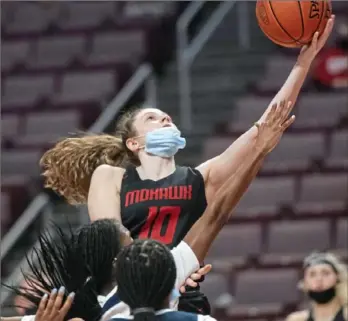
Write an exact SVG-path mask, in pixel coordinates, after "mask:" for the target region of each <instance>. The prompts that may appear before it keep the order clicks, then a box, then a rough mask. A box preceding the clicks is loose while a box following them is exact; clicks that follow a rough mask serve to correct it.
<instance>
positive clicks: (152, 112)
mask: <svg viewBox="0 0 348 321" xmlns="http://www.w3.org/2000/svg"><path fill="white" fill-rule="evenodd" d="M133 126H134V129H135V130H136V132H137V135H138V136H145V135H146V134H147V133H148V132H150V131H152V130H154V129H158V128H162V127H176V126H175V125H174V124H173V122H172V119H171V118H170V117H169V116H168V115H167V114H166V113H164V112H163V111H161V110H159V109H156V108H145V109H143V110H141V111H140V112H139V113H138V114H137V115H136V117H135V120H134V123H133Z"/></svg>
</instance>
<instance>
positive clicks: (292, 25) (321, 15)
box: [256, 0, 331, 48]
mask: <svg viewBox="0 0 348 321" xmlns="http://www.w3.org/2000/svg"><path fill="white" fill-rule="evenodd" d="M330 16H331V2H330V0H316V1H309V0H305V1H297V0H296V1H294V0H289V1H288V0H276V1H271V0H258V1H257V3H256V17H257V21H258V24H259V26H260V28H261V30H262V31H263V33H264V34H265V35H266V36H267V37H268V38H269V39H270V40H272V41H273V42H274V43H276V44H278V45H280V46H283V47H288V48H296V47H302V46H303V45H306V44H308V43H310V42H311V40H312V38H313V35H314V33H315V32H316V31H319V34H321V33H322V32H323V31H324V29H325V26H326V22H327V20H328V19H329V18H330Z"/></svg>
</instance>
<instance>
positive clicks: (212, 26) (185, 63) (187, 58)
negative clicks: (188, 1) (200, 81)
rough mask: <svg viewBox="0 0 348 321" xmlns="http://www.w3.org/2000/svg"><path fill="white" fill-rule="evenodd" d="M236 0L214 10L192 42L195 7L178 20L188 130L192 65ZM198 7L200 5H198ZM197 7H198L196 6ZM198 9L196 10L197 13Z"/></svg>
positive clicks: (182, 104) (182, 94)
mask: <svg viewBox="0 0 348 321" xmlns="http://www.w3.org/2000/svg"><path fill="white" fill-rule="evenodd" d="M235 3H236V0H232V1H224V2H222V3H220V4H219V6H218V8H217V9H215V10H214V12H213V13H212V15H211V16H210V17H209V19H208V21H207V22H206V23H205V25H204V27H203V28H202V29H201V30H200V32H199V33H198V34H197V35H196V37H195V38H194V39H193V41H192V42H191V44H188V41H187V37H188V36H187V32H188V26H189V24H190V22H191V21H192V19H193V17H194V14H193V11H194V8H193V5H192V7H190V6H189V7H188V8H187V9H186V11H188V13H186V11H185V12H184V13H183V14H182V16H181V17H180V18H182V19H179V21H178V22H177V25H176V37H177V68H178V89H179V106H180V120H181V123H180V125H181V127H182V128H183V129H184V130H186V131H191V129H192V102H191V77H190V67H191V64H192V63H193V61H194V59H195V58H196V56H197V54H198V53H199V51H200V50H201V49H202V48H203V46H204V45H205V43H206V42H207V41H208V40H209V38H210V36H211V35H212V34H213V32H214V31H215V30H216V28H217V27H218V25H219V24H220V23H221V21H222V20H223V19H224V17H225V16H226V14H227V13H228V12H229V10H230V9H231V8H232V7H233V6H234V4H235ZM197 7H198V5H197ZM195 8H196V7H195ZM197 12H198V10H196V11H195V14H196V13H197Z"/></svg>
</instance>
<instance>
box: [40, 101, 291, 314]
mask: <svg viewBox="0 0 348 321" xmlns="http://www.w3.org/2000/svg"><path fill="white" fill-rule="evenodd" d="M292 106H293V104H292V103H288V102H285V101H282V102H281V103H280V104H279V105H278V107H277V105H276V104H273V105H272V106H271V108H269V109H267V112H266V113H265V114H264V115H263V116H262V118H261V123H262V122H264V121H265V119H266V118H267V117H269V116H272V117H275V118H276V120H277V122H278V125H279V126H282V125H283V124H284V122H285V121H286V119H287V118H288V115H289V113H290V112H291V110H292ZM293 120H294V118H290V120H289V121H293ZM257 124H259V123H257ZM257 133H258V128H257V126H256V125H254V126H253V127H252V128H251V129H250V130H249V131H248V132H247V133H245V134H244V135H243V136H242V137H241V138H239V139H238V140H237V141H236V142H235V143H234V144H232V145H231V147H230V148H228V149H227V150H226V151H225V152H224V153H223V154H221V155H220V156H217V157H216V158H214V159H212V160H210V161H208V162H206V163H204V164H202V165H200V166H199V167H197V168H196V169H193V168H188V167H180V166H176V165H175V161H174V155H175V153H176V152H177V151H178V149H180V148H183V147H184V145H185V140H184V139H183V138H182V137H181V136H180V132H179V131H178V130H177V128H176V126H175V125H174V124H173V123H172V122H171V119H170V118H169V116H168V115H166V114H165V113H163V112H162V111H160V110H157V109H151V108H146V109H140V110H135V111H133V112H131V113H128V114H126V115H125V116H123V117H122V120H121V121H120V122H119V129H118V136H116V137H114V136H105V135H102V136H91V137H84V138H70V139H66V140H63V141H62V142H60V143H58V144H57V145H56V146H55V147H54V148H53V149H51V150H50V151H48V152H47V153H46V154H45V155H44V156H43V158H42V160H41V164H42V165H43V167H44V168H45V173H44V175H45V176H46V182H47V186H50V187H52V188H54V189H55V190H56V191H58V192H60V193H61V194H63V195H64V196H66V197H67V198H68V199H69V200H70V201H71V202H75V203H77V202H83V201H86V197H87V193H88V208H89V214H90V217H91V219H92V220H95V219H98V218H116V219H118V220H120V221H122V223H123V225H124V226H125V227H126V228H127V229H128V230H130V232H131V235H132V237H133V238H138V237H140V238H153V239H156V240H159V241H161V242H163V243H165V244H167V245H168V246H171V247H172V246H175V245H177V244H178V243H179V242H180V241H181V240H182V238H183V236H184V235H185V234H186V233H187V232H188V230H189V229H190V228H191V226H192V225H193V224H194V223H195V222H196V221H197V219H199V217H200V216H201V215H202V213H203V212H204V210H205V208H206V206H207V202H208V203H211V202H212V201H213V200H214V198H216V196H217V195H216V191H217V189H219V188H220V187H221V186H222V184H223V183H224V182H225V181H226V179H228V178H229V177H231V175H233V174H234V173H235V172H236V171H237V169H238V168H239V166H240V164H242V163H243V162H244V161H245V159H244V158H245V157H248V155H250V153H251V152H252V151H253V150H254V149H255V148H256V142H257ZM281 136H282V132H279V133H278V135H277V136H275V137H274V139H273V140H272V141H270V143H269V144H268V149H267V150H265V151H264V157H265V155H267V154H268V153H269V152H270V151H271V150H273V148H274V147H275V146H276V145H277V143H278V142H279V140H280V138H281ZM118 137H120V138H118ZM69 160H70V163H69V164H68V163H67V162H69ZM262 160H263V157H262V158H260V160H259V161H258V163H256V164H254V165H253V168H251V169H250V171H249V175H248V177H247V178H246V179H245V185H244V190H243V191H241V192H240V193H241V195H242V194H243V193H244V191H245V190H246V189H247V187H248V185H249V183H250V182H251V179H252V178H253V177H255V175H256V173H257V171H258V170H259V168H260V165H261V162H262ZM127 162H128V163H129V162H131V163H132V164H133V165H135V166H133V167H127V166H126V164H127ZM103 163H104V165H101V166H98V165H100V164H103ZM64 164H65V165H69V166H66V167H64V168H63V165H64ZM123 167H126V170H125V169H124V168H123ZM92 172H94V173H93V176H92V177H91V174H92ZM90 179H91V181H90ZM188 297H189V301H190V302H189V303H187V298H188ZM181 300H184V301H182V304H181V308H183V309H185V310H189V311H192V309H195V308H196V306H197V304H199V305H200V308H201V309H202V308H203V309H206V310H207V312H209V305H208V302H207V300H206V298H205V297H204V296H202V295H201V294H200V293H199V292H196V294H195V296H192V295H186V298H185V297H184V298H183V299H181ZM191 302H192V304H191Z"/></svg>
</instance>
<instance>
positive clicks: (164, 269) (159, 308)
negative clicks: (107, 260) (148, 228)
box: [110, 240, 216, 321]
mask: <svg viewBox="0 0 348 321" xmlns="http://www.w3.org/2000/svg"><path fill="white" fill-rule="evenodd" d="M175 278H176V268H175V261H174V259H173V255H172V254H171V253H170V251H169V249H168V248H167V247H166V246H165V245H163V244H162V243H159V242H157V241H154V240H136V241H135V242H134V243H132V244H131V245H129V246H127V247H125V248H123V249H122V251H121V253H120V254H119V255H118V256H117V266H116V273H115V279H116V282H117V285H118V287H117V293H118V295H119V298H120V300H122V301H123V302H124V303H126V304H127V305H128V306H129V307H130V309H131V311H132V316H131V319H134V320H135V321H155V320H157V321H179V320H180V321H216V320H215V319H213V318H212V317H211V316H208V315H201V314H193V313H187V312H181V311H180V312H179V311H175V310H173V309H170V304H169V302H170V293H171V291H172V289H173V287H174V283H175ZM129 319H130V318H129V317H127V318H125V317H124V316H117V315H116V316H113V317H112V319H111V320H112V321H126V320H129ZM111 320H110V321H111Z"/></svg>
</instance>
